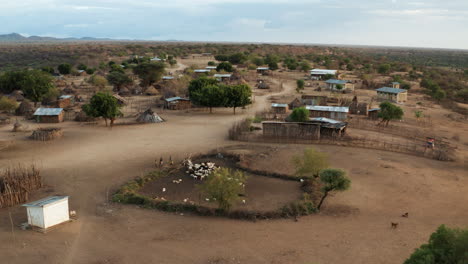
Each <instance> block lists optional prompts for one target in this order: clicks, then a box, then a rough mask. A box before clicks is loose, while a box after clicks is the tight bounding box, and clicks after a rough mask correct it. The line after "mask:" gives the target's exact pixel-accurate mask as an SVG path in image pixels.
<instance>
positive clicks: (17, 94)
mask: <svg viewBox="0 0 468 264" xmlns="http://www.w3.org/2000/svg"><path fill="white" fill-rule="evenodd" d="M8 97H9V98H11V99H13V100H16V101H18V102H22V101H24V94H23V91H21V90H14V91H13V92H12V93H11V94H10V95H9V96H8Z"/></svg>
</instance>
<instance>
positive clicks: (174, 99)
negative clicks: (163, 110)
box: [164, 96, 189, 102]
mask: <svg viewBox="0 0 468 264" xmlns="http://www.w3.org/2000/svg"><path fill="white" fill-rule="evenodd" d="M164 100H166V102H173V101H178V100H184V101H189V99H187V98H182V97H180V96H176V97H171V98H166V99H164Z"/></svg>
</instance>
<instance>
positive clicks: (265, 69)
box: [257, 67, 270, 71]
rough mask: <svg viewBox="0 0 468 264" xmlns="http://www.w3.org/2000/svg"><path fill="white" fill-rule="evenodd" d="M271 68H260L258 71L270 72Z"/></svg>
mask: <svg viewBox="0 0 468 264" xmlns="http://www.w3.org/2000/svg"><path fill="white" fill-rule="evenodd" d="M269 69H270V68H268V67H258V68H257V70H260V71H268V70H269Z"/></svg>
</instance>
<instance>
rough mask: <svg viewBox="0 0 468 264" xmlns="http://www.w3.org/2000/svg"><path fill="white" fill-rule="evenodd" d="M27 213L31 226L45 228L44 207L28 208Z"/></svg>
mask: <svg viewBox="0 0 468 264" xmlns="http://www.w3.org/2000/svg"><path fill="white" fill-rule="evenodd" d="M26 212H27V214H28V224H29V225H31V226H37V227H40V228H45V225H44V215H43V213H42V207H26Z"/></svg>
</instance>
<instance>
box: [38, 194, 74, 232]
mask: <svg viewBox="0 0 468 264" xmlns="http://www.w3.org/2000/svg"><path fill="white" fill-rule="evenodd" d="M68 220H70V213H69V211H68V200H67V199H66V200H63V201H61V202H59V203H56V204H52V205H50V206H46V207H44V226H45V227H44V228H49V227H52V226H54V225H58V224H61V223H63V222H66V221H68Z"/></svg>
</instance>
